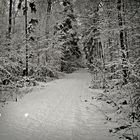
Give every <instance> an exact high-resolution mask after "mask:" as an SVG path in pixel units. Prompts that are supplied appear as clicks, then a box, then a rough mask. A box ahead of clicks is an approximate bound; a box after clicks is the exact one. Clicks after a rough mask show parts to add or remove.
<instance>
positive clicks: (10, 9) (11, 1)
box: [8, 0, 13, 37]
mask: <svg viewBox="0 0 140 140" xmlns="http://www.w3.org/2000/svg"><path fill="white" fill-rule="evenodd" d="M12 5H13V0H10V3H9V28H8V36H9V37H10V34H11V31H12Z"/></svg>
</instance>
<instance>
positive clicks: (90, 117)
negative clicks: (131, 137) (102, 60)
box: [0, 70, 118, 140]
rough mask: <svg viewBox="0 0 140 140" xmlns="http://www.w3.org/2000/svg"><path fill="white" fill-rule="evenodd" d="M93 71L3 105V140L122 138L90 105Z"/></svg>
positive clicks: (0, 122) (0, 118) (0, 135)
mask: <svg viewBox="0 0 140 140" xmlns="http://www.w3.org/2000/svg"><path fill="white" fill-rule="evenodd" d="M90 81H91V76H90V74H89V73H88V72H87V71H85V70H80V71H78V72H75V73H73V74H69V75H67V76H66V77H65V78H63V79H59V80H55V81H52V82H50V83H47V84H46V87H45V88H44V89H42V90H40V91H33V92H32V93H29V94H28V95H26V96H25V97H24V98H22V99H20V100H18V102H16V103H9V104H8V105H6V106H5V107H4V108H0V113H1V116H0V140H118V138H115V137H113V136H111V135H110V134H109V133H108V129H109V128H110V126H109V124H108V123H107V124H105V123H104V122H105V119H104V116H103V114H102V113H101V112H100V111H99V110H98V109H97V108H96V107H94V106H92V108H88V102H85V99H86V98H88V96H89V94H90V91H89V89H88V87H89V83H90Z"/></svg>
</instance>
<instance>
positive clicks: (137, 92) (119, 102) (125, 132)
mask: <svg viewBox="0 0 140 140" xmlns="http://www.w3.org/2000/svg"><path fill="white" fill-rule="evenodd" d="M91 73H92V75H93V79H92V81H91V86H90V88H91V89H93V91H94V89H103V93H99V94H96V95H95V96H93V97H92V100H96V101H98V102H102V103H103V104H105V105H104V106H103V107H102V108H101V111H102V112H103V114H104V115H105V119H106V120H107V121H109V122H112V123H114V122H115V123H116V124H117V125H118V126H117V127H115V128H113V129H110V130H108V131H109V132H110V133H111V134H113V135H117V136H119V138H120V139H127V140H140V82H139V81H138V80H137V82H136V81H135V82H134V81H131V80H132V79H131V80H129V82H128V83H127V84H125V85H123V84H122V79H119V78H112V79H110V78H108V75H107V76H106V78H105V80H106V81H105V85H106V86H105V87H102V86H103V79H102V74H101V73H99V72H98V73H97V72H96V74H95V72H93V71H91ZM133 80H134V79H133ZM135 80H136V79H135ZM107 105H108V106H109V111H107V112H106V109H105V108H106V107H105V106H107Z"/></svg>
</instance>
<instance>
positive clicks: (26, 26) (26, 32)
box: [25, 0, 28, 76]
mask: <svg viewBox="0 0 140 140" xmlns="http://www.w3.org/2000/svg"><path fill="white" fill-rule="evenodd" d="M27 9H28V6H27V0H25V39H26V76H28V23H27V22H28V20H27V16H28V14H27Z"/></svg>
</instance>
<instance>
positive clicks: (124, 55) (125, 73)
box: [117, 0, 128, 84]
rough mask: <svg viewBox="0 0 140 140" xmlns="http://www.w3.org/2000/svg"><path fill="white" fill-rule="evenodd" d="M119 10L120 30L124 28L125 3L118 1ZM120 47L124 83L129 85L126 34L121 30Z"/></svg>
mask: <svg viewBox="0 0 140 140" xmlns="http://www.w3.org/2000/svg"><path fill="white" fill-rule="evenodd" d="M117 9H118V21H119V26H120V28H123V25H124V22H123V18H124V17H123V14H122V12H123V2H122V0H118V2H117ZM120 47H121V51H122V69H123V70H122V72H123V82H124V84H127V83H128V79H127V78H128V68H127V67H126V64H127V53H126V45H125V34H124V29H120Z"/></svg>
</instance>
